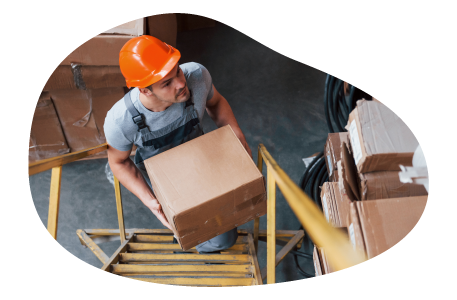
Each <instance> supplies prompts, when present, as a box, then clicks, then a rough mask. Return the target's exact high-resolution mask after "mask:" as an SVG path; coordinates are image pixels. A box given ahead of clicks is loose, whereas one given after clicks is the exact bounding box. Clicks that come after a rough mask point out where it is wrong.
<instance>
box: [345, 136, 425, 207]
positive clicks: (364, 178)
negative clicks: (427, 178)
mask: <svg viewBox="0 0 457 300" xmlns="http://www.w3.org/2000/svg"><path fill="white" fill-rule="evenodd" d="M341 154H342V160H341V170H339V172H340V173H341V176H340V177H339V180H340V185H341V189H342V192H343V194H346V195H347V196H348V197H349V199H350V200H352V201H353V200H377V199H386V198H399V197H411V196H424V195H428V193H427V190H426V189H425V188H424V186H423V185H420V184H415V183H413V182H406V183H404V182H401V181H400V176H399V174H398V173H399V172H397V171H380V172H370V173H358V172H357V169H356V166H355V162H354V158H353V156H352V155H351V154H350V153H349V151H348V148H347V145H346V144H345V143H344V142H343V146H342V147H341Z"/></svg>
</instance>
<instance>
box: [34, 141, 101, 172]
mask: <svg viewBox="0 0 457 300" xmlns="http://www.w3.org/2000/svg"><path fill="white" fill-rule="evenodd" d="M107 149H108V144H107V143H104V144H100V145H98V146H95V147H91V148H87V149H84V150H81V151H77V152H72V153H68V154H64V155H60V156H56V157H51V158H48V159H43V160H39V161H37V162H34V163H31V164H29V176H32V175H35V174H37V173H40V172H43V171H46V170H49V169H52V168H54V167H60V166H63V165H65V164H68V163H71V162H73V161H76V160H78V159H81V158H85V157H87V156H90V155H94V154H97V153H99V152H103V151H105V150H107Z"/></svg>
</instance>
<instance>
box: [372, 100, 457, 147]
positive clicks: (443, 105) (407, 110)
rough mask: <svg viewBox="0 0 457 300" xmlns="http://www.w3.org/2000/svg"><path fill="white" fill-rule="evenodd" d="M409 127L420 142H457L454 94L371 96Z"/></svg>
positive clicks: (456, 109)
mask: <svg viewBox="0 0 457 300" xmlns="http://www.w3.org/2000/svg"><path fill="white" fill-rule="evenodd" d="M373 101H375V102H378V103H382V104H384V105H387V106H389V109H390V110H392V111H394V112H395V113H396V114H397V115H398V116H399V117H400V118H401V119H402V120H403V121H404V122H405V123H406V124H408V125H409V127H411V129H412V130H413V131H414V134H415V135H416V137H417V139H418V141H419V143H420V144H457V130H455V128H457V97H373Z"/></svg>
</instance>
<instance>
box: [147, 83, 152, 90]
mask: <svg viewBox="0 0 457 300" xmlns="http://www.w3.org/2000/svg"><path fill="white" fill-rule="evenodd" d="M146 88H147V89H148V90H150V91H151V92H152V84H151V85H150V86H147V87H146Z"/></svg>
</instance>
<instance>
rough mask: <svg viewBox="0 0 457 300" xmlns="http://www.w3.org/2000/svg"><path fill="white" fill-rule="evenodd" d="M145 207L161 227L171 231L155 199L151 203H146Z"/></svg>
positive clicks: (160, 206)
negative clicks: (160, 223)
mask: <svg viewBox="0 0 457 300" xmlns="http://www.w3.org/2000/svg"><path fill="white" fill-rule="evenodd" d="M147 207H148V208H149V209H150V210H151V211H152V213H153V214H154V215H155V216H156V217H157V219H159V221H160V222H162V224H163V226H165V227H167V228H168V229H170V230H172V229H171V225H170V223H168V220H167V217H166V216H165V214H164V213H163V210H162V205H160V203H159V201H157V199H152V200H151V201H148V203H147Z"/></svg>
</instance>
